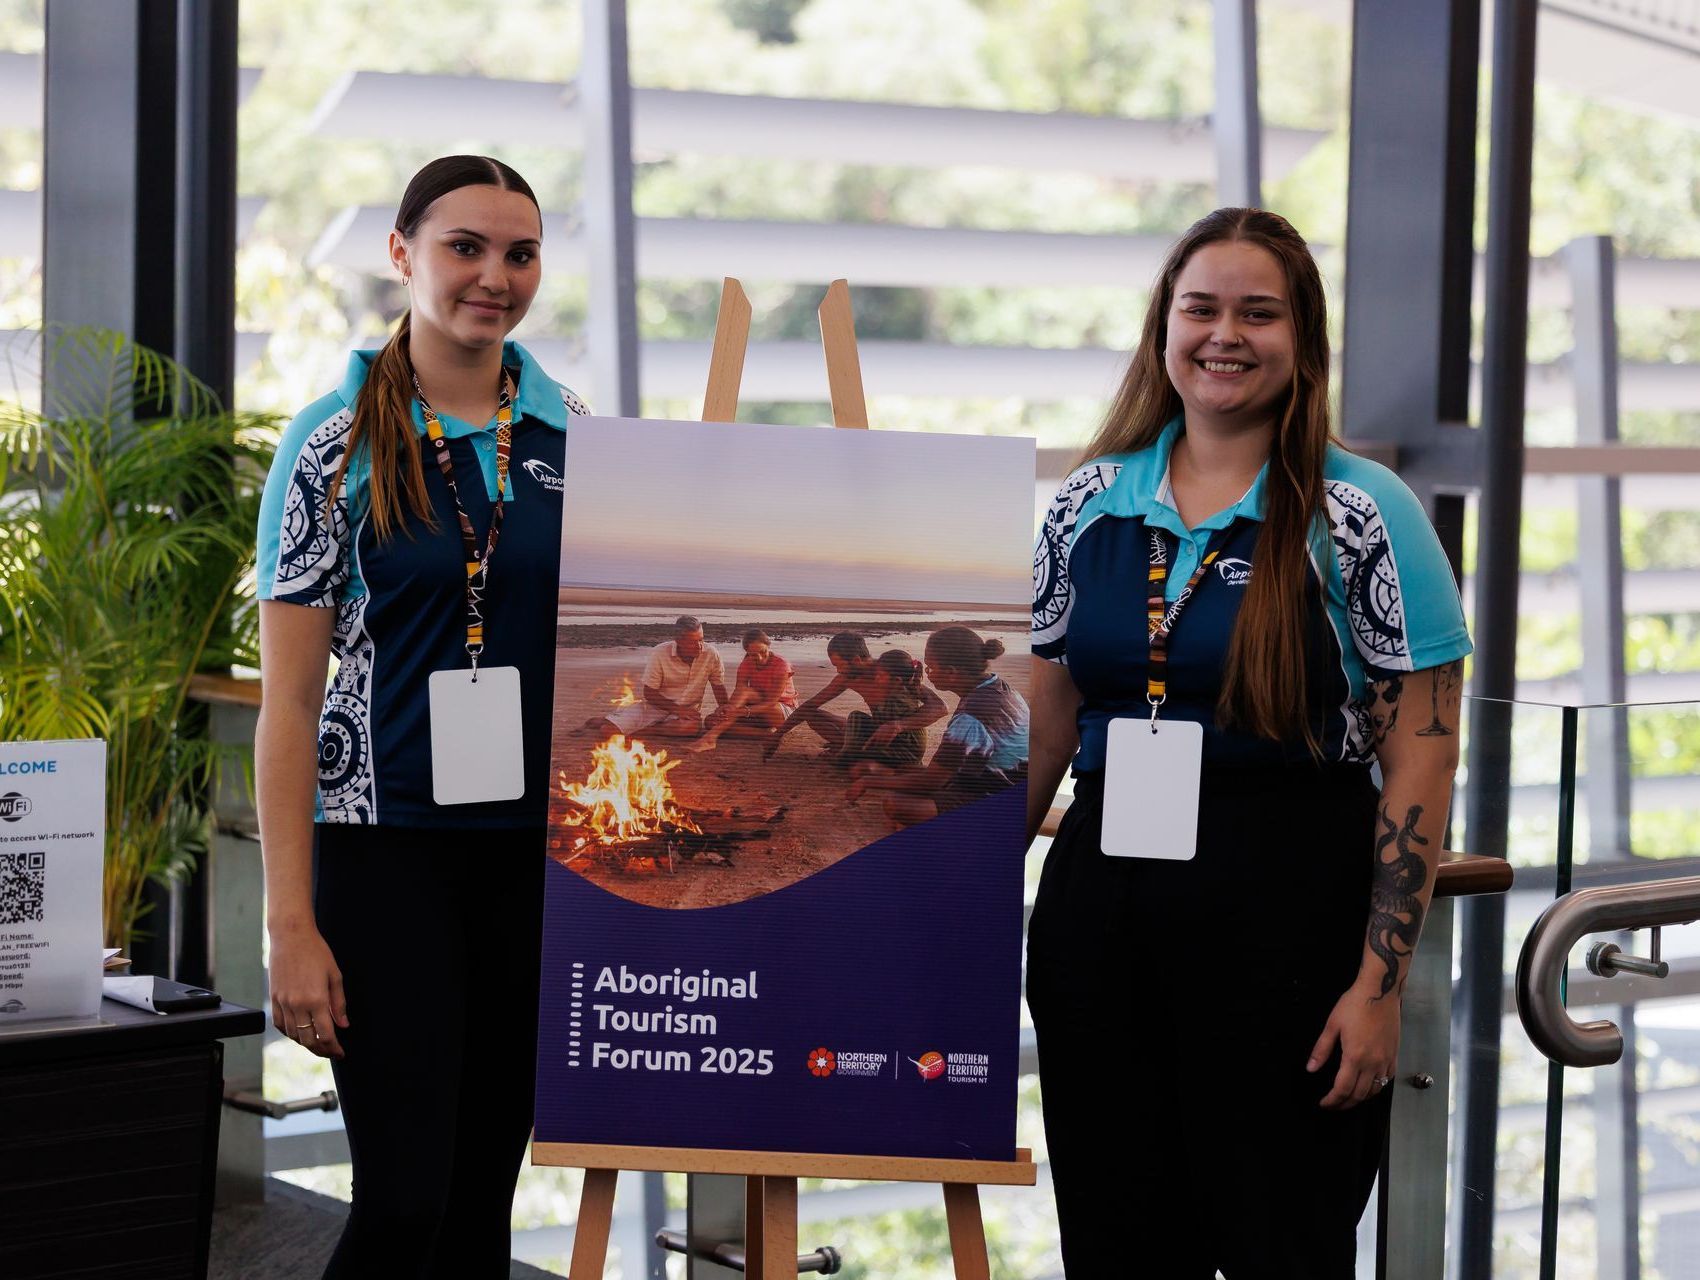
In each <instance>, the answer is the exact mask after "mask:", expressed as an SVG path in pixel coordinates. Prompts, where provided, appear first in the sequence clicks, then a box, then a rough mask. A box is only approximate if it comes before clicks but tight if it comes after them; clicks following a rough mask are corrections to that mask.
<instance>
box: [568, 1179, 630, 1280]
mask: <svg viewBox="0 0 1700 1280" xmlns="http://www.w3.org/2000/svg"><path fill="white" fill-rule="evenodd" d="M619 1176H620V1173H619V1170H617V1169H586V1170H585V1171H584V1190H582V1191H580V1192H579V1197H578V1225H577V1226H576V1227H575V1228H574V1229H573V1260H572V1264H571V1269H570V1270H569V1271H568V1273H567V1274H568V1275H569V1276H571V1278H572V1280H602V1274H603V1272H605V1271H606V1270H607V1268H608V1233H609V1230H610V1229H611V1228H612V1226H613V1224H614V1184H615V1182H616V1181H617V1180H618V1179H619Z"/></svg>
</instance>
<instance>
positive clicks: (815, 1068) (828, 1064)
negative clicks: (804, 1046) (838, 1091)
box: [809, 1049, 838, 1080]
mask: <svg viewBox="0 0 1700 1280" xmlns="http://www.w3.org/2000/svg"><path fill="white" fill-rule="evenodd" d="M837 1065H838V1057H837V1055H836V1054H834V1053H833V1051H832V1050H831V1049H815V1050H813V1051H811V1052H810V1054H809V1074H810V1075H812V1076H816V1077H818V1078H820V1079H822V1080H824V1079H825V1078H826V1077H827V1076H829V1075H831V1074H832V1072H833V1068H834V1067H836V1066H837Z"/></svg>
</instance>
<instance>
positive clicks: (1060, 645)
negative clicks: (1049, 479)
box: [1032, 461, 1121, 665]
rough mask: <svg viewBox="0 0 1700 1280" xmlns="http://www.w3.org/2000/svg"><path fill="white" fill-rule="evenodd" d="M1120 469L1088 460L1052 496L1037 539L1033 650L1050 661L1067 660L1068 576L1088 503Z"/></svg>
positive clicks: (1113, 464)
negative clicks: (1070, 560)
mask: <svg viewBox="0 0 1700 1280" xmlns="http://www.w3.org/2000/svg"><path fill="white" fill-rule="evenodd" d="M1120 472H1121V465H1120V464H1119V463H1117V462H1105V461H1099V462H1089V463H1087V464H1086V465H1085V466H1083V467H1079V468H1076V469H1075V471H1073V472H1072V473H1071V474H1070V475H1069V477H1068V479H1066V480H1064V481H1063V483H1062V488H1060V489H1058V490H1057V496H1056V497H1055V498H1053V499H1051V505H1050V506H1049V507H1048V508H1047V509H1046V511H1045V516H1044V519H1043V520H1041V521H1040V523H1039V535H1038V538H1037V539H1036V540H1035V541H1034V544H1033V631H1032V643H1033V653H1034V655H1035V656H1036V657H1040V658H1044V659H1045V660H1046V661H1048V662H1059V663H1063V664H1064V665H1066V664H1067V662H1068V653H1067V648H1068V644H1067V638H1068V615H1069V612H1070V610H1072V609H1073V607H1074V585H1073V583H1072V581H1071V580H1070V578H1069V575H1068V556H1069V551H1070V550H1071V549H1072V547H1073V545H1074V535H1075V532H1076V529H1077V528H1078V526H1079V524H1080V520H1081V517H1082V515H1083V514H1084V513H1085V509H1086V505H1087V503H1088V502H1090V501H1091V500H1092V499H1093V498H1095V497H1096V496H1097V495H1098V494H1100V493H1103V492H1104V490H1106V489H1108V488H1109V487H1110V485H1111V483H1112V482H1113V481H1114V480H1115V478H1116V476H1117V475H1118V474H1120Z"/></svg>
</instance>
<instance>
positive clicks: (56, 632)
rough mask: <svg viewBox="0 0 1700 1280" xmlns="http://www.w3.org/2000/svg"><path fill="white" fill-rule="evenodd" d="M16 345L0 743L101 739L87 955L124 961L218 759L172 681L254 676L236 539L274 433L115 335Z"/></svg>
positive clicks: (185, 690) (0, 617) (5, 408)
mask: <svg viewBox="0 0 1700 1280" xmlns="http://www.w3.org/2000/svg"><path fill="white" fill-rule="evenodd" d="M32 336H36V337H37V338H38V340H39V343H40V347H39V350H40V355H41V358H42V360H43V361H44V362H45V364H46V367H47V368H48V369H49V370H50V371H51V375H50V377H49V379H48V383H49V386H50V392H49V394H48V395H47V396H46V397H45V399H46V402H47V407H46V410H45V411H44V412H36V411H34V410H31V409H29V408H26V407H24V406H23V405H21V404H19V403H17V402H16V401H10V400H4V399H0V596H4V600H5V605H6V609H5V611H4V613H3V614H0V740H6V741H10V740H15V739H34V740H40V739H52V738H104V739H105V740H106V743H107V793H106V864H105V888H104V908H105V933H106V945H107V946H109V947H120V946H127V945H128V944H129V942H130V939H131V936H132V934H133V933H134V931H135V929H136V924H137V921H138V920H139V919H140V917H141V915H142V914H143V913H144V910H145V905H144V902H143V897H142V892H143V888H144V886H145V885H146V884H147V882H148V881H149V880H155V881H161V882H169V881H170V880H171V879H172V878H174V877H176V876H180V875H181V874H182V873H183V872H185V871H186V870H187V869H188V868H189V867H191V866H192V865H193V863H194V859H195V858H196V857H197V856H198V855H199V854H200V852H201V851H202V850H204V849H205V847H206V845H207V843H208V840H209V838H210V813H209V809H208V797H209V795H210V791H211V783H212V780H213V777H214V773H215V770H216V768H217V767H218V765H219V764H220V762H221V760H228V759H229V758H230V757H231V756H232V754H233V753H232V751H231V749H230V748H221V747H218V746H215V744H213V743H212V742H211V741H210V740H209V739H208V737H207V736H206V732H205V729H204V725H202V723H201V721H202V719H203V718H202V717H201V716H199V715H197V714H196V712H195V708H194V707H193V706H192V705H191V704H190V702H189V686H190V682H191V680H192V679H193V678H194V677H195V676H196V674H197V673H199V672H204V671H228V670H229V669H230V668H231V667H232V666H233V665H244V666H257V665H258V656H257V655H258V632H257V627H258V622H257V612H256V606H255V602H254V598H253V589H252V572H253V553H254V528H255V524H256V518H257V516H258V513H259V502H260V490H261V487H262V486H263V484H264V481H265V474H266V468H267V467H268V466H269V464H270V459H271V451H272V447H273V445H274V443H275V439H276V431H275V423H274V422H273V421H272V420H270V419H267V418H262V417H256V416H253V415H242V414H234V413H231V412H229V411H228V410H227V409H226V408H225V407H224V406H222V405H221V404H220V403H219V402H218V399H217V397H216V396H214V395H213V394H212V393H211V392H210V391H209V390H208V388H207V387H206V386H205V385H204V384H202V383H200V382H198V381H196V380H195V379H194V378H192V377H190V376H189V375H188V374H187V373H186V372H185V371H184V370H183V369H182V368H180V367H179V366H177V365H176V364H174V363H173V362H172V361H170V360H168V359H166V358H165V357H163V356H161V355H158V354H157V353H155V352H152V351H148V350H146V349H144V348H141V347H137V346H135V345H133V344H132V343H130V342H129V341H128V340H127V339H126V338H124V337H123V336H122V335H120V334H115V333H111V332H107V331H104V330H94V329H64V330H57V331H50V332H49V333H47V334H45V335H32ZM237 762H238V763H240V764H241V766H242V767H243V768H244V769H245V770H249V771H251V764H250V763H249V762H248V761H247V760H246V759H239V760H238V761H237Z"/></svg>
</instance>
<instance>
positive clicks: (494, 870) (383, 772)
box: [255, 156, 584, 1277]
mask: <svg viewBox="0 0 1700 1280" xmlns="http://www.w3.org/2000/svg"><path fill="white" fill-rule="evenodd" d="M542 235H543V231H542V216H541V214H540V213H539V211H538V206H537V199H536V197H535V196H534V195H533V194H532V191H531V188H530V187H529V186H527V185H526V182H525V179H523V178H522V177H520V175H519V174H517V173H515V172H514V171H513V169H511V168H509V167H508V166H507V165H505V164H503V163H501V162H500V161H498V160H492V159H490V158H488V157H485V156H446V157H444V158H442V159H440V160H434V161H432V162H431V163H430V164H428V165H426V166H425V167H424V168H423V169H421V170H420V171H419V172H418V173H417V174H415V175H414V177H413V180H412V181H411V182H409V183H408V186H407V190H406V192H405V193H404V194H403V196H402V199H401V207H400V210H399V212H398V213H397V215H396V222H395V230H394V231H393V232H391V233H390V240H389V250H390V260H391V263H392V264H393V265H394V267H395V269H396V271H397V273H398V274H399V275H400V277H401V279H402V282H403V283H404V284H405V285H406V287H407V291H408V300H409V304H410V305H409V308H408V311H407V313H406V314H405V315H404V316H403V317H402V320H401V324H400V326H399V328H398V329H397V330H396V332H395V333H394V335H393V336H392V337H391V338H390V340H389V341H388V342H386V343H385V344H384V346H383V347H382V348H381V349H380V350H377V351H357V352H355V353H354V354H353V355H352V356H351V357H350V359H349V363H348V371H347V373H346V374H345V375H344V377H343V380H342V383H341V385H340V386H338V387H337V389H336V390H335V391H333V392H331V393H330V394H329V395H326V396H324V397H322V398H321V399H319V400H316V401H314V402H313V403H312V404H310V405H308V406H307V408H305V409H304V410H302V411H301V413H300V414H299V415H298V416H297V417H296V418H295V420H294V421H293V422H292V423H291V424H290V426H289V428H288V429H287V430H286V431H285V433H284V437H283V442H282V445H281V446H280V448H279V449H278V453H277V460H276V463H275V464H274V467H273V470H272V474H271V478H270V480H269V481H268V483H267V485H266V493H265V501H264V505H263V509H262V514H261V520H260V530H259V596H260V600H261V601H262V603H261V605H260V648H261V676H262V682H263V687H264V701H263V706H262V710H261V712H260V723H259V728H258V731H257V733H256V735H255V761H256V766H257V771H258V783H259V815H260V833H261V845H262V850H263V853H264V857H265V866H266V916H267V927H268V931H269V934H270V939H271V1002H272V1020H273V1023H274V1024H275V1025H276V1027H277V1029H278V1030H279V1031H280V1032H282V1033H283V1034H284V1035H285V1036H287V1037H289V1038H290V1039H291V1040H294V1041H295V1042H296V1043H298V1044H300V1045H302V1046H303V1047H305V1048H306V1049H308V1050H309V1051H310V1052H312V1053H315V1054H318V1055H320V1056H321V1057H326V1058H329V1059H331V1061H332V1064H333V1068H334V1070H335V1074H336V1082H337V1091H338V1094H339V1095H340V1097H341V1098H342V1102H343V1110H344V1115H345V1118H346V1121H347V1128H348V1143H349V1151H350V1154H351V1156H352V1157H353V1161H354V1204H353V1208H352V1211H351V1212H350V1214H349V1217H348V1222H347V1225H346V1227H345V1229H344V1231H343V1233H342V1237H341V1239H340V1241H339V1242H338V1244H337V1247H336V1251H335V1253H334V1255H333V1256H332V1258H331V1262H330V1267H329V1270H328V1271H327V1272H326V1274H327V1275H331V1276H378V1275H382V1276H396V1277H404V1276H457V1277H458V1276H466V1275H505V1274H506V1273H507V1269H508V1261H507V1260H508V1252H509V1246H508V1217H509V1212H510V1208H511V1204H512V1199H513V1189H514V1180H515V1178H516V1177H517V1175H518V1172H519V1165H520V1161H521V1159H522V1158H523V1156H524V1152H525V1144H526V1141H527V1138H528V1136H529V1134H530V1130H531V1095H532V1076H533V1071H534V1062H535V1052H536V1036H537V981H538V960H539V947H540V936H541V934H540V928H541V917H542V901H543V867H544V852H543V832H544V820H545V813H546V806H547V798H548V797H547V768H548V763H549V708H550V702H551V699H550V690H551V688H552V684H553V679H554V636H555V584H556V581H557V578H558V574H559V555H560V551H559V547H560V526H561V481H560V477H561V474H562V468H563V465H564V454H565V432H566V427H567V422H568V418H569V415H570V414H572V413H582V412H584V409H583V406H582V405H581V404H580V403H579V402H578V400H577V399H576V397H574V396H573V394H572V393H571V392H569V391H566V390H565V389H563V388H562V387H561V386H559V385H558V384H557V383H555V382H554V381H552V380H551V379H550V378H549V376H548V375H547V374H546V373H544V372H543V370H542V369H541V368H540V367H539V366H538V364H537V362H536V361H535V360H534V359H533V358H532V357H531V355H530V353H528V352H527V351H526V350H525V348H523V347H522V346H520V345H519V344H517V343H514V342H510V341H507V338H508V335H509V334H510V333H511V332H512V331H513V329H514V326H515V325H517V324H518V323H519V322H520V320H521V319H522V318H523V317H524V316H525V314H526V310H527V308H529V307H530V305H531V302H532V299H533V298H534V297H535V296H536V293H537V287H538V281H539V278H540V273H541V256H540V255H541V252H542ZM427 455H429V456H427ZM551 481H553V483H551ZM498 534H499V535H500V537H499V541H498V536H497V535H498ZM333 655H334V656H335V658H336V660H337V669H336V676H335V679H334V681H332V682H330V684H329V686H328V688H327V682H326V673H327V669H328V667H329V664H330V659H331V658H332V656H333ZM469 663H470V664H471V668H472V671H473V672H474V673H476V672H478V671H479V670H483V671H485V672H487V673H489V674H490V675H491V676H492V678H491V679H489V680H487V681H486V682H485V689H486V691H487V692H488V691H489V690H491V689H495V688H497V687H498V686H499V685H500V684H501V680H500V678H498V673H499V672H501V671H503V670H504V669H511V670H512V671H513V672H514V673H516V679H517V685H518V693H517V695H516V697H517V705H511V700H510V704H504V705H506V706H508V709H509V710H511V711H512V712H513V715H512V717H511V718H510V719H508V720H507V721H506V727H505V728H504V727H501V726H502V725H503V723H504V721H503V718H502V717H500V716H492V717H491V718H490V719H489V720H488V721H486V722H484V723H483V724H482V725H480V726H478V727H477V728H478V731H479V732H480V733H484V734H488V735H490V736H491V739H492V740H491V741H489V742H487V743H486V744H485V745H486V746H488V747H490V748H499V749H501V751H503V752H504V753H505V754H507V755H509V756H512V754H513V753H514V749H515V748H516V744H515V743H514V742H511V741H506V740H497V739H502V738H503V737H504V735H506V736H511V737H517V738H518V739H519V740H520V741H519V743H518V744H517V747H518V750H519V754H520V757H521V759H522V760H523V767H522V769H521V770H519V771H518V772H520V773H521V774H522V775H523V776H522V777H520V778H517V779H516V778H512V777H507V778H502V779H499V780H498V781H499V783H500V786H499V787H497V788H494V789H493V793H492V796H491V797H490V798H486V799H481V800H480V799H474V800H472V801H471V802H466V803H459V802H457V803H447V802H441V803H440V802H439V799H438V795H439V791H438V789H437V787H436V786H435V785H434V783H436V782H441V779H440V778H434V775H435V774H437V773H440V772H441V771H442V769H441V762H440V761H438V760H437V759H436V758H435V757H434V755H433V745H432V743H433V734H432V731H431V730H432V722H433V719H434V718H435V717H436V716H438V715H439V714H444V713H443V712H442V711H441V710H440V708H439V706H438V704H437V702H436V700H435V697H434V695H432V694H431V693H430V692H429V688H428V687H429V686H431V685H432V684H433V682H434V678H435V677H437V676H441V675H443V674H444V673H464V672H465V671H466V670H467V668H468V665H469ZM480 664H482V666H480ZM505 687H511V686H505ZM438 728H441V726H438ZM496 791H499V792H500V795H499V796H497V795H496V794H494V792H496ZM515 794H517V795H518V796H519V798H518V799H512V798H503V797H511V796H513V795H515Z"/></svg>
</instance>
